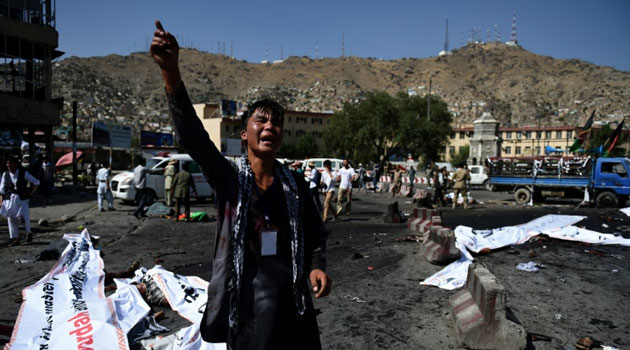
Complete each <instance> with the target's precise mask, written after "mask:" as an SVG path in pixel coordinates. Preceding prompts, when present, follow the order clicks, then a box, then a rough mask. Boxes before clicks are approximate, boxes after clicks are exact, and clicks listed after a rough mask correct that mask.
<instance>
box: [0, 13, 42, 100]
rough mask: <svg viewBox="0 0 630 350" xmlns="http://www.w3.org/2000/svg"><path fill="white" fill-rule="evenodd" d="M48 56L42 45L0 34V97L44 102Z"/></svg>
mask: <svg viewBox="0 0 630 350" xmlns="http://www.w3.org/2000/svg"><path fill="white" fill-rule="evenodd" d="M0 6H3V5H0ZM0 16H2V14H0ZM50 55H51V51H50V49H49V48H47V47H45V46H43V45H38V44H35V43H32V42H30V41H28V40H23V39H20V38H18V37H14V36H11V35H8V34H5V33H2V32H0V94H8V95H12V96H17V97H22V98H27V99H33V100H38V101H46V100H47V96H48V86H49V84H50V83H49V81H48V71H49V69H50V68H49V66H48V65H47V64H46V62H50Z"/></svg>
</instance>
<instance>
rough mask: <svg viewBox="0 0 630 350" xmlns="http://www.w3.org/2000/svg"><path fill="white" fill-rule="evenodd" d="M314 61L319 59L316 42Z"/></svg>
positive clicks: (316, 43)
mask: <svg viewBox="0 0 630 350" xmlns="http://www.w3.org/2000/svg"><path fill="white" fill-rule="evenodd" d="M315 59H316V60H318V59H319V43H318V42H317V41H316V42H315Z"/></svg>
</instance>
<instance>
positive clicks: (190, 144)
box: [167, 85, 326, 342]
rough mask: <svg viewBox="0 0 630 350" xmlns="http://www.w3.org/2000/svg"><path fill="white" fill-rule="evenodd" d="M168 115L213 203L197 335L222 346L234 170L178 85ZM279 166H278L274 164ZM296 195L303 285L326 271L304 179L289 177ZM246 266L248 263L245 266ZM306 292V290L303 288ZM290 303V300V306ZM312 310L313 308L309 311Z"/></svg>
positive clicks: (320, 231) (320, 229)
mask: <svg viewBox="0 0 630 350" xmlns="http://www.w3.org/2000/svg"><path fill="white" fill-rule="evenodd" d="M167 98H168V105H169V113H170V115H171V118H172V120H173V124H174V128H175V133H176V135H177V139H178V140H179V142H180V144H181V145H182V146H183V147H184V148H185V149H186V150H187V152H188V153H189V154H190V156H191V157H192V158H193V159H194V160H195V161H196V162H197V163H198V164H199V166H200V167H201V170H202V171H203V174H204V176H205V177H206V179H207V181H208V183H209V184H210V186H211V187H212V188H213V189H214V191H215V194H216V200H217V224H216V227H217V231H216V238H215V246H214V259H213V266H212V278H211V280H210V282H209V285H208V303H207V305H206V309H205V312H204V317H203V320H202V323H201V335H202V337H203V339H204V340H205V341H208V342H226V341H227V340H228V333H229V324H228V314H229V295H230V293H229V290H228V283H229V281H230V274H231V271H232V264H233V263H232V251H231V245H230V241H231V237H232V228H233V225H234V223H235V220H236V207H237V204H238V190H239V184H238V171H237V169H236V167H235V165H234V164H233V163H232V162H230V161H228V160H227V159H226V158H225V157H223V155H221V153H220V152H219V150H218V149H217V148H216V146H215V145H214V144H213V143H212V141H211V140H210V138H209V136H208V133H207V132H206V131H205V129H204V128H203V125H202V124H201V121H200V120H199V118H198V117H197V116H196V113H195V111H194V109H193V106H192V104H191V102H190V99H189V97H188V94H187V92H186V90H185V88H184V86H183V85H182V87H181V89H180V91H179V92H178V93H176V94H167ZM278 166H280V164H279V163H278ZM293 177H294V179H295V182H296V183H297V185H298V190H299V198H300V199H299V206H300V212H301V214H302V215H303V216H302V217H303V225H302V226H303V234H304V281H303V283H305V284H306V278H308V276H309V274H310V271H311V270H312V269H315V268H318V269H322V270H324V271H325V267H326V255H325V252H326V231H325V230H324V226H323V223H322V221H321V218H320V217H319V214H318V211H317V209H315V206H314V203H313V201H312V200H311V197H310V196H308V187H307V185H306V182H305V181H304V177H303V176H300V175H298V174H296V173H293ZM245 264H247V262H245ZM305 290H306V291H307V293H308V288H306V289H305ZM288 302H291V301H288ZM311 307H312V306H311Z"/></svg>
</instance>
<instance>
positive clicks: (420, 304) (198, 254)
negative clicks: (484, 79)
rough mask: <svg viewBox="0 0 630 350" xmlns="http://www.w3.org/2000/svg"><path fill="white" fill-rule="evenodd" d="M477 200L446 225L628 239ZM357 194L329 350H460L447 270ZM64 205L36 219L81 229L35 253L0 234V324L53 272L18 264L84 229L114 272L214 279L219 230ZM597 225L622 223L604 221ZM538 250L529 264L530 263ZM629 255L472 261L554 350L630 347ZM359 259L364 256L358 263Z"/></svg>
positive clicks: (370, 198) (559, 247)
mask: <svg viewBox="0 0 630 350" xmlns="http://www.w3.org/2000/svg"><path fill="white" fill-rule="evenodd" d="M473 196H474V197H475V198H476V199H477V200H478V201H479V202H482V203H483V204H475V205H473V208H472V209H469V210H463V209H458V210H452V209H450V208H444V209H443V210H442V217H443V222H444V225H447V226H450V227H455V226H457V225H467V226H472V227H474V228H478V229H482V228H493V227H500V226H506V225H514V224H520V223H524V222H527V221H529V220H531V219H534V218H536V217H539V216H542V215H545V214H560V213H563V214H579V215H585V216H587V219H586V220H585V221H583V222H581V224H583V225H584V226H585V227H587V228H589V229H593V230H597V231H600V232H616V231H619V232H622V233H623V235H624V236H625V237H627V238H630V235H628V233H627V231H624V230H626V229H627V228H628V227H630V226H628V225H630V224H629V223H628V219H627V218H626V217H625V215H623V214H621V213H620V212H618V211H615V210H600V209H596V208H586V209H575V203H571V202H568V203H567V202H562V201H558V202H552V203H547V204H545V205H537V206H532V207H517V206H515V205H514V203H513V200H511V196H510V195H509V194H505V193H489V192H486V191H475V192H473ZM355 197H356V201H355V202H354V203H353V213H352V215H350V216H342V217H340V218H339V220H337V221H335V222H332V223H329V224H327V228H328V229H329V230H330V235H329V240H328V247H329V248H328V254H329V269H328V271H329V274H330V275H331V277H332V279H333V281H334V282H333V283H334V289H333V291H332V293H331V295H330V296H328V297H327V298H325V299H322V300H317V301H316V308H317V309H319V310H320V311H321V314H320V315H319V316H318V319H319V324H320V330H321V333H322V341H323V343H324V346H325V348H327V349H342V348H343V349H457V348H458V347H457V345H456V342H455V341H454V335H453V333H452V324H451V323H450V320H449V318H448V309H447V305H448V298H449V296H450V295H452V294H453V292H449V291H444V290H441V289H438V288H433V287H424V286H420V285H419V282H420V281H421V280H423V279H424V278H426V277H428V276H430V275H431V274H433V273H435V272H437V271H439V270H440V269H441V268H442V267H440V266H434V265H431V264H429V263H427V262H426V260H424V258H422V256H421V254H420V253H419V248H420V246H419V244H418V243H415V242H411V243H410V242H399V241H396V240H395V239H396V238H401V237H404V236H405V235H407V234H408V233H410V232H409V231H407V229H406V226H405V225H404V224H382V223H380V220H379V218H380V216H381V215H382V214H383V213H384V211H385V207H386V204H387V203H389V202H390V201H392V198H391V197H390V196H389V195H387V194H384V193H383V194H381V193H379V194H373V193H363V192H361V193H358V194H355ZM57 200H58V201H60V203H61V204H56V205H52V206H47V207H44V206H40V205H39V204H38V203H37V201H36V200H35V203H34V208H33V210H32V221H33V222H34V223H36V222H37V220H39V219H40V218H44V217H46V218H49V219H56V218H60V217H61V216H62V215H64V214H66V215H70V216H73V217H74V220H73V221H71V222H67V223H54V224H53V225H51V226H49V227H39V226H37V225H35V228H34V232H35V240H34V242H33V243H31V244H28V245H26V244H25V245H21V246H18V247H12V248H7V247H6V241H7V237H8V234H7V233H6V226H1V227H0V231H2V232H1V233H0V266H1V268H2V271H3V273H2V274H0V315H1V316H0V321H3V320H4V321H12V320H14V319H15V317H16V315H17V312H18V309H19V304H17V303H14V302H13V298H14V296H15V294H16V293H19V292H20V291H21V289H22V288H24V287H26V286H28V285H30V284H32V283H34V282H35V281H37V280H38V279H39V278H41V277H42V276H43V275H44V274H45V273H46V272H48V271H49V270H50V268H51V267H52V265H53V264H54V261H38V262H35V263H30V264H15V263H14V261H15V260H16V259H19V258H22V257H24V256H28V255H32V254H34V253H36V252H38V251H40V250H41V249H42V248H43V247H45V246H46V245H47V244H48V243H50V242H52V241H54V240H56V239H59V238H61V236H62V235H63V233H67V232H78V231H79V229H80V226H85V227H87V228H88V229H89V231H90V232H91V234H92V235H98V236H100V240H99V246H100V247H101V248H102V253H103V259H104V262H105V268H106V269H107V270H109V271H114V270H122V269H126V268H127V266H129V264H130V263H131V262H132V261H134V260H138V261H139V262H140V263H141V265H143V266H146V267H152V266H153V265H154V264H156V263H159V264H161V265H163V266H164V267H166V268H167V269H169V270H172V271H175V272H177V273H180V274H185V275H197V276H199V277H201V278H204V279H206V280H209V279H210V277H211V257H212V247H213V242H214V237H213V236H214V235H213V232H214V229H215V224H214V223H212V222H209V223H175V222H174V221H171V220H167V219H161V218H149V219H143V220H137V219H135V218H134V217H133V216H131V215H130V213H131V212H132V211H133V209H134V207H133V206H127V205H123V204H121V203H117V208H118V211H115V212H105V213H98V212H97V210H96V200H95V194H93V193H84V194H81V193H62V194H60V195H59V196H58V198H57ZM393 200H397V201H398V202H399V204H400V207H401V210H402V211H403V212H407V213H408V212H410V211H411V207H412V204H411V203H409V202H410V201H409V200H408V199H406V198H396V199H393ZM193 210H194V211H196V210H203V211H206V212H208V213H209V214H211V215H213V214H214V213H215V209H214V207H213V206H212V205H211V204H210V203H194V205H193ZM600 216H610V217H613V218H616V219H617V220H616V221H612V222H608V221H603V220H602V219H600ZM602 224H606V225H609V227H608V228H604V227H602ZM3 225H6V224H3ZM624 226H625V227H624ZM531 251H533V252H534V254H535V257H534V258H530V256H529V255H530V252H531ZM628 251H629V250H628V248H623V247H616V246H606V247H592V246H588V245H582V244H579V243H573V242H562V241H555V240H551V241H546V242H538V243H534V242H530V243H526V244H523V245H519V246H514V247H509V248H506V249H502V250H499V251H495V252H492V253H491V254H488V255H481V256H478V257H477V260H478V261H481V262H483V263H485V264H487V266H488V267H489V268H490V270H491V271H493V272H494V273H495V274H496V275H497V277H498V279H499V280H500V281H501V282H502V283H503V284H504V285H505V286H506V288H507V289H508V305H509V306H510V307H511V309H512V310H513V311H514V314H515V315H516V317H517V318H518V319H519V320H520V321H521V322H522V323H523V325H524V326H525V328H526V329H527V330H528V332H533V333H539V334H544V335H547V336H549V337H551V339H552V340H551V341H550V342H534V343H532V344H531V346H532V348H535V349H565V348H570V347H571V346H572V345H573V344H574V343H575V341H577V339H578V338H579V337H581V336H586V335H589V336H592V337H594V338H595V339H597V340H599V341H601V342H603V343H604V344H606V345H614V346H617V347H619V348H627V347H630V335H629V333H628V331H627V329H630V324H629V321H628V317H627V315H628V314H630V306H629V305H630V303H628V298H629V297H630V288H629V287H630V269H629V268H628V266H629V265H628V262H627V260H628V259H629V258H630V254H628ZM593 252H595V253H593ZM355 253H359V254H361V255H363V256H364V258H360V259H355V258H354V257H355V256H358V255H355ZM530 260H533V261H535V262H537V263H542V264H545V265H546V266H547V268H546V269H544V270H541V271H539V272H537V273H526V272H522V271H518V270H516V269H515V266H516V265H517V264H518V263H520V262H527V261H530ZM368 267H371V270H370V269H368ZM356 298H358V299H356ZM359 301H364V302H359ZM167 311H168V310H167ZM558 314H559V315H560V316H559V317H560V318H559V319H558V318H557V317H558V316H556V315H558ZM162 324H164V325H165V326H167V327H171V328H173V329H177V328H179V327H182V326H184V325H186V321H184V320H182V319H181V318H180V317H179V316H177V315H175V314H173V313H169V318H167V319H166V320H164V321H162ZM0 339H2V338H0Z"/></svg>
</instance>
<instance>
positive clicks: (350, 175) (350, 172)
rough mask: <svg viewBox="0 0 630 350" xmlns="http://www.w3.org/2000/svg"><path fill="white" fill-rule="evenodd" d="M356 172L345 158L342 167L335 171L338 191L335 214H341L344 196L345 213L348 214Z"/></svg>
mask: <svg viewBox="0 0 630 350" xmlns="http://www.w3.org/2000/svg"><path fill="white" fill-rule="evenodd" d="M356 176H357V173H356V172H355V171H354V169H353V168H352V167H351V166H350V163H349V162H348V160H347V159H344V160H343V168H341V169H339V170H338V171H337V178H338V180H339V193H338V194H337V214H336V215H339V214H341V212H342V210H343V202H342V200H343V197H344V195H345V196H346V201H347V202H348V203H346V215H350V207H351V205H352V181H354V180H355V179H356Z"/></svg>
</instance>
